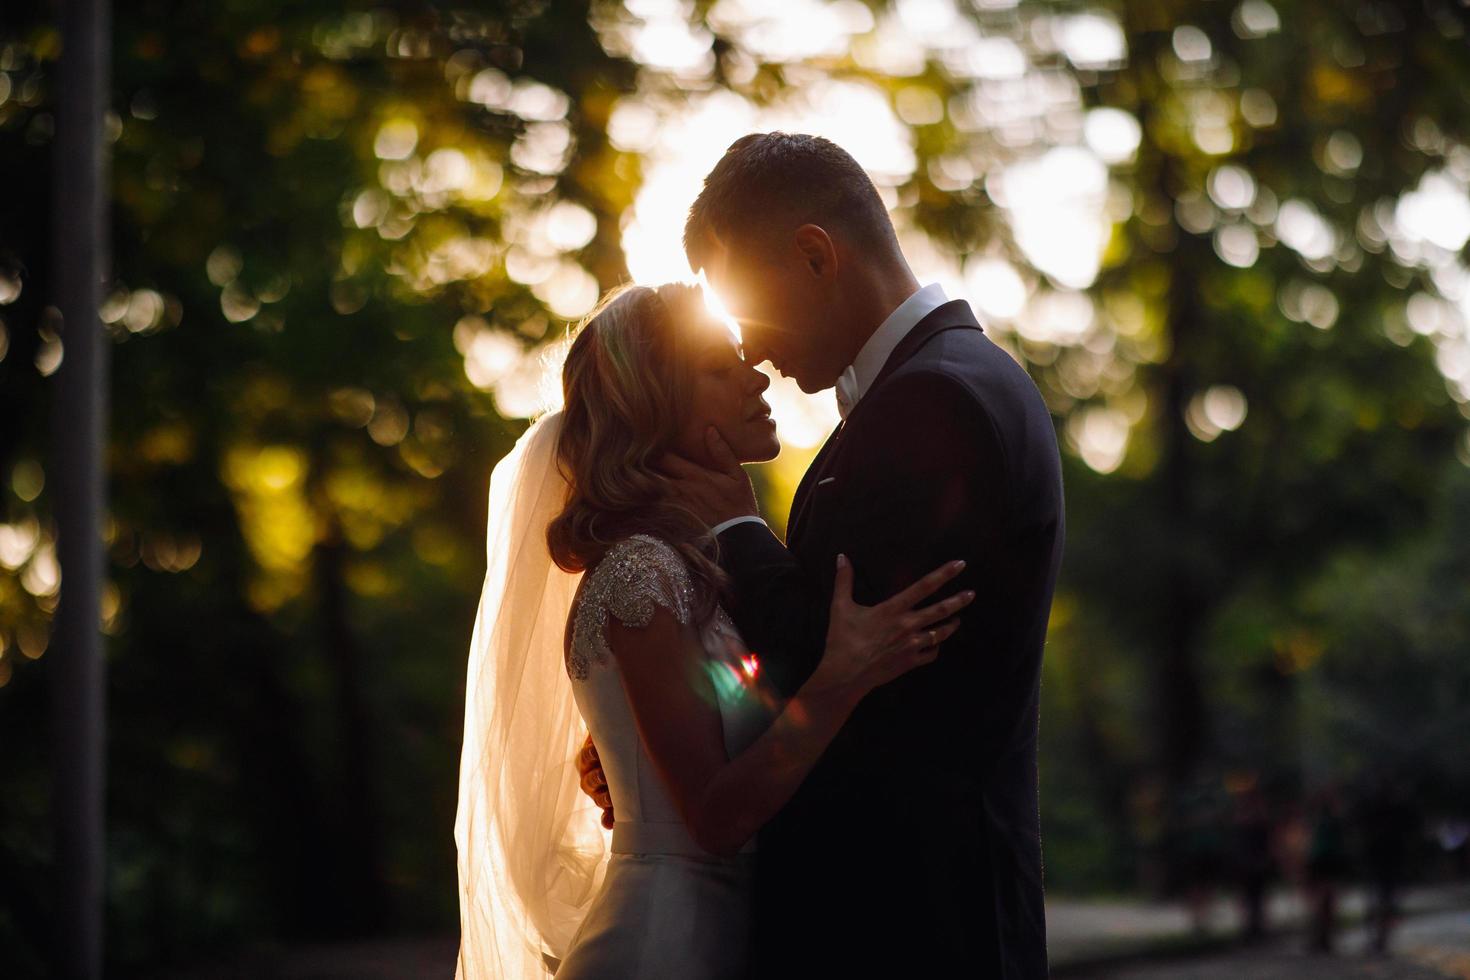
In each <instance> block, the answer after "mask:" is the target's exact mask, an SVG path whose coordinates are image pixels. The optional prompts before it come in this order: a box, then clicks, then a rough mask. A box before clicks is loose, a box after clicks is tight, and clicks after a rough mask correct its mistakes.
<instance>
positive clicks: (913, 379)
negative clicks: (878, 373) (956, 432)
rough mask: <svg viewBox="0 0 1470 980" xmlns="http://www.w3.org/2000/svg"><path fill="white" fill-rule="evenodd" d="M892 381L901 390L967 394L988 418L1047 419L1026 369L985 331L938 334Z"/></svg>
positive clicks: (916, 353) (965, 330)
mask: <svg viewBox="0 0 1470 980" xmlns="http://www.w3.org/2000/svg"><path fill="white" fill-rule="evenodd" d="M890 381H891V382H893V383H894V384H895V386H896V387H898V388H899V389H901V390H903V389H906V390H911V391H915V390H922V389H923V388H924V387H925V386H926V385H933V386H935V387H938V388H948V389H951V390H954V391H958V392H962V393H963V394H964V395H965V396H967V397H968V399H969V400H971V401H973V402H974V403H975V407H976V408H977V409H978V410H981V411H984V412H986V414H992V415H999V416H1003V417H1006V416H1013V415H1016V414H1018V413H1019V414H1023V415H1024V414H1031V413H1034V412H1041V413H1042V414H1043V415H1044V414H1047V410H1046V405H1045V402H1044V401H1043V400H1042V398H1041V393H1040V391H1038V390H1037V387H1036V384H1035V382H1033V381H1032V380H1031V376H1030V375H1029V374H1027V373H1026V369H1025V368H1023V367H1022V366H1021V365H1020V364H1019V363H1018V362H1017V361H1016V359H1015V358H1013V357H1012V356H1011V355H1010V354H1009V353H1008V352H1007V351H1006V350H1005V349H1004V348H1002V347H1001V346H999V345H998V344H996V343H995V342H994V341H992V340H991V339H990V338H989V337H987V336H986V335H985V333H984V332H983V331H982V330H979V329H951V330H943V331H940V332H938V333H935V334H934V335H933V336H932V337H929V338H928V339H927V341H926V342H925V343H924V345H923V346H922V347H920V348H919V349H918V350H916V351H915V352H914V354H913V356H912V357H910V358H909V359H908V360H907V361H905V362H904V363H903V364H901V365H899V367H898V369H897V370H895V371H894V372H893V375H892V377H891V378H890Z"/></svg>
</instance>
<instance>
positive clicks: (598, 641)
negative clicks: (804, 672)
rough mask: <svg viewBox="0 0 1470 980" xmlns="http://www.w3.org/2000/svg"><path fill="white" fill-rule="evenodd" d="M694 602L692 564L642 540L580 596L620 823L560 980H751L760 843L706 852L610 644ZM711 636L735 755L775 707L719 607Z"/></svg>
mask: <svg viewBox="0 0 1470 980" xmlns="http://www.w3.org/2000/svg"><path fill="white" fill-rule="evenodd" d="M691 604H692V586H691V579H690V574H689V570H688V567H687V566H686V565H685V563H684V560H683V558H682V557H681V556H680V555H679V553H678V551H676V550H675V549H674V548H673V547H671V546H670V545H669V544H667V543H666V542H664V541H662V540H660V539H658V538H654V537H651V536H648V535H643V534H636V535H633V536H632V537H629V538H626V539H624V540H622V541H620V542H618V543H617V544H615V545H614V546H613V547H612V548H611V549H610V550H609V551H608V552H607V554H606V556H605V557H604V558H603V559H602V561H601V562H599V563H598V565H597V567H596V568H594V569H593V570H592V571H591V572H589V573H588V574H587V575H586V576H584V581H583V584H582V587H581V590H580V591H579V592H578V594H577V598H576V601H575V605H574V607H573V612H572V616H571V626H570V628H571V640H570V643H569V646H568V652H567V657H566V666H567V673H568V675H569V676H570V677H571V679H572V689H573V694H574V696H575V698H576V703H577V707H578V709H579V710H580V711H581V713H582V717H583V719H584V720H585V721H586V723H587V727H588V729H589V730H590V731H591V733H592V739H593V741H594V742H595V743H596V745H597V749H598V754H599V756H600V757H601V760H602V768H603V771H604V772H605V773H606V774H607V782H608V788H609V790H610V792H611V794H612V799H613V805H614V808H615V811H614V812H615V816H616V823H615V826H614V828H613V833H612V856H611V858H610V860H609V863H608V867H607V874H606V877H605V879H604V880H603V883H602V887H601V890H600V891H599V892H598V893H597V895H596V897H595V898H594V899H593V900H592V905H591V908H590V909H589V911H588V913H587V916H586V918H585V919H584V920H583V921H582V924H581V926H580V928H579V929H578V930H577V932H576V934H575V936H574V937H573V939H572V941H571V944H570V946H569V948H568V950H567V953H566V955H565V956H564V957H563V959H562V961H561V965H560V968H559V969H558V970H557V972H556V978H557V980H623V978H627V980H633V978H638V980H661V978H669V980H673V978H678V980H717V978H720V980H723V978H739V977H743V976H744V971H745V951H746V947H747V943H748V927H749V901H750V879H751V870H752V869H751V862H752V859H753V856H754V850H755V846H754V841H753V840H752V841H751V842H750V843H749V844H747V845H746V846H745V847H744V848H743V849H742V851H741V853H739V854H737V855H735V856H733V857H729V858H721V857H716V856H714V855H710V854H708V853H707V852H705V851H703V850H702V849H701V848H700V847H699V846H698V845H697V844H695V842H694V840H693V838H692V837H691V836H690V833H689V830H688V829H687V827H686V826H685V825H684V823H683V821H682V820H681V819H680V818H679V813H678V810H677V809H676V808H675V806H674V803H673V801H672V800H671V799H670V797H669V794H668V791H667V790H666V789H665V787H664V784H663V780H662V779H661V778H660V776H659V774H658V772H657V770H656V769H655V767H654V765H653V761H652V760H651V759H650V758H649V755H648V751H647V748H646V747H645V746H644V744H643V740H642V738H640V736H639V734H638V727H637V724H636V723H635V721H634V717H633V712H632V709H631V707H630V705H629V702H628V697H627V694H626V693H625V691H624V689H623V681H622V677H621V675H620V673H619V669H618V663H617V660H616V658H615V657H613V656H612V654H611V652H610V651H609V649H608V646H607V641H606V638H605V635H604V627H605V625H606V622H607V617H609V616H614V617H616V618H617V619H618V621H619V622H621V623H623V624H625V625H627V626H632V627H643V626H647V625H648V623H649V621H650V620H651V619H652V617H653V613H654V609H655V607H657V606H662V607H663V608H665V609H667V610H669V612H671V613H673V615H674V616H675V617H676V618H677V619H678V620H679V622H681V623H688V622H689V620H690V616H691ZM700 638H701V642H702V645H703V647H704V651H705V654H706V655H707V657H708V662H707V665H706V669H707V670H708V672H709V676H710V678H711V681H712V684H711V687H712V688H713V690H714V692H715V697H716V702H717V707H718V710H719V712H720V719H721V723H722V728H723V731H724V739H725V750H726V753H727V755H729V756H733V755H735V754H738V753H739V752H740V751H741V750H743V749H744V748H745V747H746V746H748V745H749V744H750V743H751V742H753V741H754V740H755V739H756V738H757V737H758V736H759V735H760V734H761V732H762V731H764V730H765V728H766V727H767V726H768V725H769V724H770V722H771V720H772V718H773V716H774V710H773V707H772V704H771V702H770V701H769V699H767V698H765V697H763V696H762V695H761V693H760V691H759V688H758V686H757V685H756V684H755V683H754V680H753V677H754V673H755V670H754V661H753V660H747V659H746V658H745V655H746V650H745V648H744V645H743V643H742V642H741V640H740V636H739V633H738V632H737V631H736V628H735V625H734V624H733V623H732V622H731V621H730V618H729V616H728V615H727V614H726V613H725V611H724V609H723V608H718V607H717V608H716V612H715V615H714V617H713V619H712V620H711V621H710V622H709V623H708V624H706V625H705V626H704V627H703V629H702V630H701V633H700Z"/></svg>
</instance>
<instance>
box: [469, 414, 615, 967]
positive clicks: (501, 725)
mask: <svg viewBox="0 0 1470 980" xmlns="http://www.w3.org/2000/svg"><path fill="white" fill-rule="evenodd" d="M561 421H562V416H561V412H559V411H558V412H552V413H549V414H547V415H544V416H542V417H541V418H540V419H539V420H538V421H536V422H535V423H534V424H532V425H531V427H530V428H529V429H527V430H526V432H525V433H524V434H523V435H522V436H521V438H520V439H519V440H518V441H517V442H516V444H515V448H514V449H512V450H511V451H510V453H509V454H508V455H506V457H505V458H504V459H502V460H501V461H500V462H499V463H498V464H497V465H496V466H495V469H494V471H493V472H492V474H491V477H490V507H489V517H488V521H487V531H486V542H485V559H486V570H485V584H484V588H483V590H482V592H481V596H480V607H479V612H478V613H477V615H476V618H475V628H474V633H473V636H472V638H471V641H470V652H469V665H468V671H467V674H466V678H465V711H464V746H463V749H462V752H461V756H460V766H459V805H458V811H457V813H456V816H455V822H454V840H455V845H456V847H457V848H458V852H459V856H458V866H459V917H460V948H459V963H458V967H457V969H456V972H455V976H456V978H457V980H492V978H493V980H540V978H544V977H546V976H547V975H548V974H549V973H550V967H549V965H548V964H549V963H550V962H554V961H555V960H558V959H560V957H561V956H562V955H563V953H564V952H565V951H566V948H567V946H568V944H569V943H570V941H571V939H572V936H573V934H574V933H575V932H576V930H577V927H578V926H579V925H580V924H581V921H582V919H583V917H584V915H585V914H586V912H587V909H588V907H589V906H590V905H591V902H592V898H593V896H594V895H595V894H596V892H597V888H598V886H599V885H600V883H601V880H602V877H603V875H604V873H605V872H606V868H607V850H608V848H607V838H606V833H605V831H604V830H603V829H602V826H601V822H600V815H601V814H600V811H599V810H598V808H597V807H596V806H595V805H594V804H593V803H592V801H591V800H589V799H588V798H587V797H586V796H584V795H583V794H582V792H581V790H580V788H579V780H578V774H577V770H576V755H577V752H578V750H579V749H580V748H581V744H582V740H583V739H584V738H585V737H586V728H585V726H584V724H583V722H582V718H581V716H580V714H579V713H578V711H577V706H576V703H575V702H574V700H573V697H572V686H571V680H570V679H569V678H568V677H567V673H566V669H565V667H564V663H563V654H562V638H563V631H564V629H565V627H566V621H567V613H568V611H569V610H570V609H571V606H572V598H573V595H574V594H575V592H576V588H577V584H578V582H579V580H580V579H581V575H580V574H575V575H573V574H568V573H566V572H564V571H562V570H561V569H560V568H558V567H557V566H556V564H555V563H554V562H552V560H551V555H550V553H549V552H548V550H547V546H546V527H547V524H548V523H549V522H550V521H551V519H552V518H553V517H555V516H556V514H557V513H558V512H559V511H560V509H561V507H562V505H563V503H564V502H565V499H566V490H567V484H566V481H565V479H564V478H563V477H562V475H561V473H560V472H559V470H558V469H557V465H556V441H557V435H558V433H559V432H560V431H561Z"/></svg>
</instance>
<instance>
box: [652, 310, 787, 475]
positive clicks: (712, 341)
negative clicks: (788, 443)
mask: <svg viewBox="0 0 1470 980" xmlns="http://www.w3.org/2000/svg"><path fill="white" fill-rule="evenodd" d="M695 329H696V331H697V334H698V336H697V340H696V342H695V344H694V349H693V352H692V353H693V358H694V363H693V384H692V386H691V389H690V393H691V398H690V405H689V417H688V418H687V419H685V420H684V424H683V426H682V427H681V428H680V430H679V439H678V444H677V445H676V446H675V449H677V450H678V452H679V453H680V455H683V456H685V457H687V458H689V459H692V460H694V461H696V462H699V463H704V464H706V465H708V464H710V463H712V462H713V460H711V459H710V454H709V449H708V448H707V445H706V442H705V430H706V429H707V428H708V427H709V426H711V425H713V426H714V427H715V429H716V430H718V431H719V433H720V435H721V436H722V437H723V438H724V440H725V443H726V444H727V445H728V446H729V447H730V449H731V451H732V452H734V454H735V458H736V459H738V460H740V462H742V463H755V462H761V461H763V460H767V459H774V458H775V456H776V454H777V453H779V452H780V451H781V443H780V441H778V440H777V438H776V423H775V422H774V421H772V419H771V406H769V405H767V404H766V400H765V399H764V398H762V397H761V392H763V391H765V390H766V389H767V388H768V387H770V384H771V379H770V378H768V377H766V376H765V375H764V374H762V373H761V372H759V371H757V370H756V369H755V367H754V365H751V364H747V363H746V362H745V361H744V359H742V358H741V356H740V349H739V348H738V347H737V346H736V345H735V338H734V337H732V336H731V335H730V333H729V331H727V330H725V329H724V327H723V326H722V325H720V324H719V323H717V322H715V321H709V322H707V323H701V324H699V325H698V326H697V327H696V328H695Z"/></svg>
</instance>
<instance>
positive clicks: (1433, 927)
mask: <svg viewBox="0 0 1470 980" xmlns="http://www.w3.org/2000/svg"><path fill="white" fill-rule="evenodd" d="M1364 906H1365V898H1364V896H1363V895H1362V893H1361V892H1354V891H1349V892H1347V893H1346V894H1345V895H1344V896H1343V898H1342V900H1341V903H1340V906H1339V907H1340V909H1341V911H1342V912H1343V914H1344V915H1345V916H1346V917H1348V918H1350V919H1351V918H1355V917H1358V916H1360V915H1361V913H1362V911H1363V909H1364ZM1404 906H1405V908H1406V909H1407V911H1408V913H1409V915H1408V917H1407V918H1406V919H1405V920H1404V921H1403V922H1402V923H1401V924H1400V926H1399V928H1398V929H1397V931H1396V932H1395V934H1394V941H1393V946H1392V950H1391V955H1389V956H1388V957H1381V956H1373V955H1371V954H1370V953H1368V952H1367V950H1368V945H1369V940H1368V933H1367V930H1366V929H1364V928H1361V927H1356V926H1352V927H1344V929H1343V930H1342V932H1341V935H1340V936H1339V941H1338V944H1337V952H1336V955H1333V956H1322V955H1314V954H1309V953H1306V952H1304V946H1305V941H1304V940H1303V939H1302V938H1301V937H1300V935H1299V934H1293V933H1290V932H1289V930H1291V929H1293V928H1296V927H1299V926H1300V924H1301V922H1302V921H1303V918H1304V916H1305V911H1306V910H1305V908H1304V906H1303V905H1302V902H1301V900H1300V898H1299V897H1298V896H1297V895H1295V894H1294V893H1292V892H1290V891H1281V892H1279V893H1277V894H1276V895H1274V896H1273V897H1272V900H1271V905H1270V913H1271V915H1270V922H1271V923H1272V924H1273V928H1276V929H1278V930H1287V932H1286V934H1284V935H1281V937H1280V938H1277V939H1275V940H1271V941H1269V942H1267V943H1264V944H1261V945H1258V946H1252V947H1240V946H1238V945H1236V944H1234V943H1233V942H1232V937H1233V936H1235V935H1237V934H1238V930H1239V926H1240V913H1239V910H1238V909H1237V908H1236V907H1235V906H1234V905H1233V904H1232V903H1230V902H1229V901H1227V900H1224V899H1222V900H1220V901H1219V902H1217V903H1216V904H1215V906H1214V907H1213V908H1212V909H1211V913H1210V915H1209V917H1208V919H1207V928H1206V932H1205V934H1204V935H1203V936H1200V935H1199V934H1197V933H1195V932H1194V930H1193V928H1192V924H1191V922H1190V920H1189V917H1188V915H1187V914H1186V912H1185V910H1184V909H1183V908H1182V907H1180V906H1177V905H1169V904H1158V903H1148V902H1138V901H1122V900H1105V901H1104V900H1098V901H1072V900H1065V899H1061V898H1053V899H1051V900H1049V901H1048V902H1047V931H1048V947H1049V952H1050V954H1051V961H1052V964H1053V966H1054V968H1056V970H1057V972H1058V976H1059V977H1062V978H1066V980H1101V978H1116V980H1370V978H1371V980H1445V978H1447V977H1449V978H1460V980H1470V887H1465V886H1460V887H1452V888H1420V889H1415V890H1413V891H1411V892H1409V893H1408V894H1406V895H1405V896H1404ZM1201 943H1203V944H1204V945H1205V946H1206V947H1208V948H1205V949H1201V948H1200V944H1201ZM458 947H459V944H458V938H457V937H454V936H437V937H429V938H424V939H412V938H405V939H385V940H383V941H380V942H366V943H351V944H344V945H335V944H334V945H321V946H310V947H294V948H290V949H281V948H274V949H257V950H254V951H252V952H248V953H243V954H240V955H237V956H234V957H229V958H226V959H223V960H221V961H217V962H216V963H215V964H214V965H212V966H202V965H201V966H195V967H191V968H188V969H183V970H178V971H172V972H169V973H167V974H165V975H164V976H165V978H166V980H260V978H267V977H269V978H281V980H434V978H441V980H452V978H453V977H454V958H455V954H456V953H457V951H458ZM1191 947H1193V948H1191ZM1170 949H1173V950H1175V951H1176V952H1177V955H1172V956H1171V955H1169V954H1166V953H1162V952H1161V951H1164V950H1170ZM1101 963H1112V964H1115V965H1110V966H1109V965H1088V964H1101Z"/></svg>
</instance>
